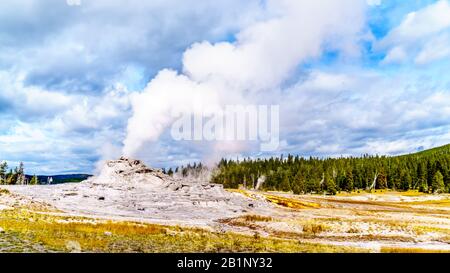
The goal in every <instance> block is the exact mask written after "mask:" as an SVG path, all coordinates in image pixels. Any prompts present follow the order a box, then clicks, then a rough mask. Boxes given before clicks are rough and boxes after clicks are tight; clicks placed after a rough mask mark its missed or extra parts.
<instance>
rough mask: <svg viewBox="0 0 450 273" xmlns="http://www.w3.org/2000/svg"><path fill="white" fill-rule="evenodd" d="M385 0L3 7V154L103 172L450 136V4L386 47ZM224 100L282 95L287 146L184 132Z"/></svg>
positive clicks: (34, 163)
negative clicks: (136, 160)
mask: <svg viewBox="0 0 450 273" xmlns="http://www.w3.org/2000/svg"><path fill="white" fill-rule="evenodd" d="M381 2H382V1H378V0H370V1H366V0H345V1H334V0H321V1H306V0H305V1H294V0H281V1H279V0H278V1H276V0H269V1H260V0H250V1H240V0H217V1H194V0H192V1H191V0H189V1H175V0H169V1H162V0H157V1H138V0H132V1H128V2H127V4H123V3H124V2H123V1H118V0H117V1H116V0H109V1H108V0H98V1H82V5H81V6H68V5H66V3H65V1H60V0H49V1H38V0H18V1H1V2H0V22H1V24H0V118H1V119H2V122H0V159H6V160H8V162H10V163H11V164H16V163H17V162H18V161H25V164H26V166H27V171H28V172H30V173H34V172H36V173H38V174H41V173H43V174H54V173H58V172H64V173H70V172H89V173H90V172H93V170H94V166H95V163H96V162H99V161H101V160H105V159H110V158H114V157H117V156H119V155H121V154H122V153H125V154H127V155H136V156H138V157H140V158H142V159H145V160H147V161H148V162H149V163H151V164H154V165H155V166H156V167H163V166H164V167H167V166H176V165H181V164H184V165H185V164H187V163H188V162H192V161H199V160H205V159H207V160H208V161H209V162H214V161H215V160H217V159H218V157H219V156H226V157H233V158H235V157H236V156H241V157H243V156H251V157H265V156H270V155H279V154H280V153H288V152H290V153H294V154H300V155H305V156H309V155H314V156H340V155H359V154H361V153H371V154H373V153H380V154H398V153H406V152H411V151H414V150H417V149H419V148H429V147H433V146H437V145H440V144H445V143H446V142H448V139H449V137H450V135H449V133H448V132H449V130H450V123H449V120H450V109H449V104H448V101H450V97H449V93H450V84H449V83H450V78H449V77H448V76H446V74H445V72H446V70H448V68H447V67H446V66H445V64H444V65H443V66H439V65H436V64H435V63H436V62H438V61H439V60H444V59H445V58H448V57H449V56H450V53H449V50H448V45H449V44H450V43H449V37H450V31H449V28H450V23H449V21H448V20H449V17H448V16H446V15H447V14H448V13H449V10H450V9H449V6H450V5H449V1H447V0H441V1H438V2H436V3H434V4H431V5H429V6H427V7H422V8H420V9H418V10H416V11H414V12H412V13H410V14H409V15H405V14H401V15H400V17H399V18H402V17H403V16H404V18H403V20H401V22H400V23H399V24H398V25H396V26H394V27H393V28H391V26H388V27H387V29H386V32H387V34H386V35H384V34H383V35H381V36H383V37H382V38H379V40H377V38H376V37H380V34H379V33H378V34H377V35H369V34H368V30H369V28H374V29H372V30H374V31H376V30H379V29H378V28H381V29H382V28H384V27H386V26H384V25H380V24H381V23H380V22H379V21H377V22H375V23H376V25H375V26H373V25H372V24H373V23H374V22H370V24H369V23H368V19H367V17H366V16H367V15H368V13H371V12H374V11H375V10H376V12H377V14H378V13H386V14H384V15H383V16H393V15H389V14H390V13H389V10H388V11H386V9H390V8H391V6H392V5H390V4H389V5H388V4H385V3H384V2H383V3H381ZM427 3H428V2H427ZM380 5H382V8H377V6H380ZM404 5H407V4H404ZM421 6H423V4H421ZM409 10H411V9H409ZM395 16H396V18H397V17H398V14H397V13H395ZM369 17H370V14H369ZM383 18H384V17H383ZM389 20H390V21H397V19H395V20H394V19H393V18H390V19H389ZM390 28H391V29H390ZM381 32H382V31H381ZM381 32H380V33H381ZM375 36H376V37H375ZM367 37H370V39H367ZM372 49H373V51H374V52H371V50H372ZM374 55H376V56H374ZM380 55H382V56H384V60H381V61H380V59H379V58H380ZM392 63H396V64H398V67H399V68H401V69H395V68H396V67H394V68H393V69H391V67H389V69H386V67H385V66H380V64H384V65H387V64H392ZM424 65H426V66H424ZM164 68H167V69H164ZM212 104H213V105H218V106H223V105H226V104H279V105H280V111H281V113H280V121H281V124H280V126H281V128H280V133H281V141H280V148H279V150H277V151H275V152H274V153H272V154H270V153H261V152H260V150H259V145H258V144H257V143H252V142H201V141H200V142H196V141H193V142H192V141H174V140H173V139H172V137H171V135H170V130H169V129H170V125H171V124H172V123H173V121H174V120H175V119H176V118H177V117H178V116H179V115H180V114H181V113H183V112H184V113H193V114H205V113H203V112H206V114H212V113H214V111H215V109H210V108H208V107H206V106H210V105H212ZM212 155H215V156H212Z"/></svg>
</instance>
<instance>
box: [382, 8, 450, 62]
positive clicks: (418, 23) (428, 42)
mask: <svg viewBox="0 0 450 273" xmlns="http://www.w3.org/2000/svg"><path fill="white" fill-rule="evenodd" d="M449 14H450V2H449V1H448V0H439V1H437V2H436V3H434V4H431V5H428V6H426V7H424V8H422V9H420V10H418V11H414V12H411V13H409V14H407V15H406V16H405V18H404V19H403V21H402V22H401V23H400V25H398V26H397V27H395V28H394V29H392V30H391V31H390V32H389V33H388V34H387V35H386V37H384V38H383V39H382V40H381V41H379V42H378V44H377V45H376V48H378V49H379V50H385V49H387V50H388V53H387V55H386V57H385V59H384V63H401V62H405V61H408V60H411V59H412V60H414V61H415V63H416V64H426V63H430V62H432V61H435V60H438V59H441V58H444V57H448V56H450V54H449V51H450V46H449V43H448V41H449V39H448V36H449V34H450V16H449Z"/></svg>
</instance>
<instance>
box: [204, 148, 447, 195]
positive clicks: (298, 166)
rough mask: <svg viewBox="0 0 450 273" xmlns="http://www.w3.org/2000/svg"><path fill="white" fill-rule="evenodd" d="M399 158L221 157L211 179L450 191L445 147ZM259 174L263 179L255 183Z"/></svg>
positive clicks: (309, 188) (266, 185) (320, 189)
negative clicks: (236, 158)
mask: <svg viewBox="0 0 450 273" xmlns="http://www.w3.org/2000/svg"><path fill="white" fill-rule="evenodd" d="M418 150H419V151H418V152H415V153H410V154H405V155H399V156H380V155H367V154H366V155H362V156H360V157H340V158H331V157H328V158H314V157H310V158H305V157H301V156H293V155H288V156H287V157H284V156H281V157H271V158H265V159H255V160H254V159H245V160H229V159H222V160H221V161H220V163H219V166H218V167H219V168H218V171H216V172H215V173H214V176H213V178H212V182H214V183H219V184H223V185H224V186H225V187H227V188H239V186H240V185H243V187H250V188H253V187H257V188H259V187H258V184H259V185H261V184H262V183H263V184H262V189H264V190H276V191H285V192H289V191H293V192H294V193H327V194H335V193H336V191H349V192H351V191H353V190H366V189H368V190H373V189H391V190H399V191H407V190H411V189H413V190H419V191H421V192H424V193H450V145H444V146H441V147H436V148H432V149H428V150H423V148H420V149H418ZM259 178H263V180H261V181H263V182H262V183H259V182H258V181H259Z"/></svg>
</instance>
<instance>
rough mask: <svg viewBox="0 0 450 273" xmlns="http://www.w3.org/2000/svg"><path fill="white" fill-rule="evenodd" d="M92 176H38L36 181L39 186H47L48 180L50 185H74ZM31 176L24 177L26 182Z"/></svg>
mask: <svg viewBox="0 0 450 273" xmlns="http://www.w3.org/2000/svg"><path fill="white" fill-rule="evenodd" d="M91 176H92V175H90V174H61V175H38V176H37V177H38V180H39V183H40V184H47V183H48V179H49V178H51V179H52V184H62V183H76V182H81V181H84V180H86V179H88V178H89V177H91ZM32 177H33V176H32V175H26V178H27V179H28V181H30V180H31V178H32Z"/></svg>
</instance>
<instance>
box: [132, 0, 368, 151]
mask: <svg viewBox="0 0 450 273" xmlns="http://www.w3.org/2000/svg"><path fill="white" fill-rule="evenodd" d="M267 5H268V10H271V11H276V12H275V13H276V16H272V17H270V18H268V19H265V20H263V21H260V22H257V23H255V24H253V25H250V26H249V27H247V28H245V29H243V30H241V31H240V32H239V33H238V34H237V41H236V42H234V43H229V42H221V43H216V44H211V43H209V42H202V43H196V44H194V45H192V46H191V47H190V48H189V49H188V50H187V51H186V52H185V53H184V58H183V72H184V75H177V74H176V73H174V72H170V71H162V72H160V74H158V76H157V77H156V78H155V79H153V80H152V81H151V82H150V84H149V85H148V86H147V88H146V89H145V91H144V92H143V93H141V94H139V95H137V96H136V97H135V98H134V99H133V101H132V107H133V116H132V117H131V119H130V120H129V123H128V130H127V138H126V139H125V141H124V144H125V147H124V153H125V154H127V155H136V154H137V153H139V152H142V148H143V147H144V146H145V144H146V143H148V142H150V141H156V140H158V139H159V137H160V136H161V134H162V133H163V132H164V130H165V129H167V128H168V127H169V126H170V124H171V122H173V119H174V117H172V116H171V115H170V114H171V113H172V112H173V111H178V110H179V109H180V108H181V109H189V110H192V109H193V107H194V106H195V105H200V106H204V107H205V106H207V105H210V104H215V103H217V104H220V105H226V104H227V103H228V104H232V103H239V104H242V103H244V102H250V103H257V102H258V101H257V100H255V98H256V97H255V93H256V92H260V91H265V93H267V92H271V91H273V90H277V89H278V88H279V87H280V85H281V84H282V83H283V82H284V81H285V80H287V79H288V78H289V77H290V76H291V75H292V73H293V72H294V70H295V69H296V67H297V66H298V65H299V64H301V63H302V62H303V61H306V60H307V59H310V58H315V57H318V56H320V55H321V53H322V52H323V46H324V45H325V44H327V43H329V44H336V45H342V44H346V45H348V44H349V43H350V44H351V43H353V42H356V38H355V37H356V36H357V35H359V33H360V31H361V29H362V28H363V26H364V12H365V8H366V4H365V2H364V1H359V0H345V1H339V2H337V1H333V0H321V1H294V0H283V1H275V0H273V1H268V3H267ZM342 41H345V42H342ZM260 94H261V93H260ZM234 152H235V151H234ZM207 153H211V151H209V152H207Z"/></svg>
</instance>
